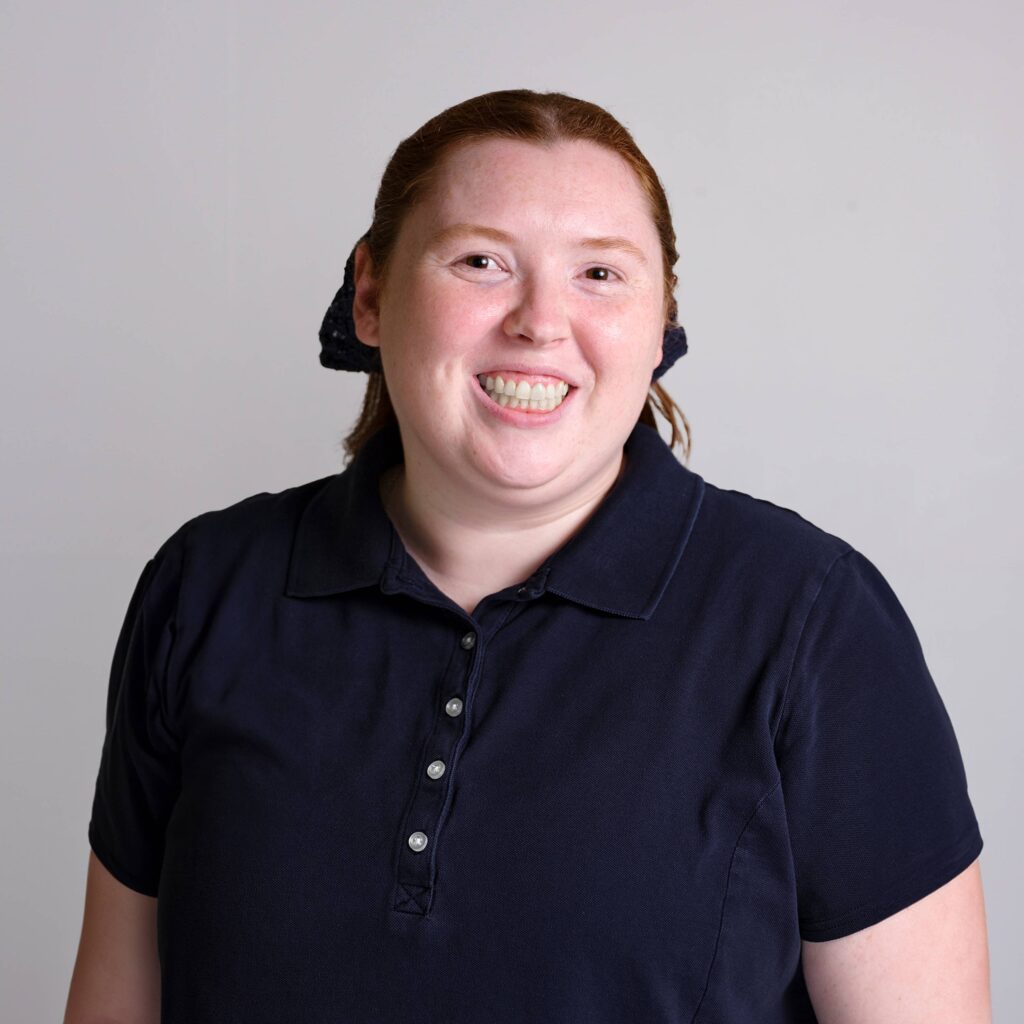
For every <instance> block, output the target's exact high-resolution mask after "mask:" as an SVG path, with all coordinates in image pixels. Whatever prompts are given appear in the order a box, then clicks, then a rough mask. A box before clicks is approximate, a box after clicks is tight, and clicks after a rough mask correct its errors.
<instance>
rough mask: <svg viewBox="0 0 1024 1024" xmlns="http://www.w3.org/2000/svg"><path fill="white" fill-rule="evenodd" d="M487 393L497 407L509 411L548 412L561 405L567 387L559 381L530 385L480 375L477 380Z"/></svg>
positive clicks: (510, 378)
mask: <svg viewBox="0 0 1024 1024" xmlns="http://www.w3.org/2000/svg"><path fill="white" fill-rule="evenodd" d="M477 379H478V380H479V381H480V383H481V384H482V385H483V386H484V388H485V389H486V390H487V393H488V394H489V395H490V396H491V398H493V399H494V400H495V401H496V402H498V404H499V405H504V406H508V407H509V408H510V409H515V408H526V409H540V410H541V411H545V412H546V411H548V410H550V409H554V408H555V407H556V406H558V405H561V403H562V399H563V398H564V397H565V396H566V395H567V394H568V393H569V385H568V384H567V383H566V382H565V381H564V380H560V381H558V383H556V384H540V383H537V384H532V385H531V384H530V382H529V381H527V380H518V381H517V380H514V379H513V378H512V377H500V376H499V377H488V376H486V375H485V374H480V376H479V377H478V378H477Z"/></svg>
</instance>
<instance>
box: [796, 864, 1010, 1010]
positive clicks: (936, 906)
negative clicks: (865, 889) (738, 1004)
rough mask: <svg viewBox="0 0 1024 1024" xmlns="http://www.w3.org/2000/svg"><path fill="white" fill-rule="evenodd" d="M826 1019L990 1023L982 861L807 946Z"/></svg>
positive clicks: (809, 974) (814, 990) (813, 993)
mask: <svg viewBox="0 0 1024 1024" xmlns="http://www.w3.org/2000/svg"><path fill="white" fill-rule="evenodd" d="M802 952H803V971H804V979H805V981H806V983H807V991H808V993H809V995H810V997H811V1002H812V1003H813V1005H814V1011H815V1014H816V1015H817V1017H818V1020H819V1021H820V1022H821V1024H897V1022H898V1024H924V1022H928V1024H990V1022H991V1020H992V1007H991V998H990V992H989V962H988V938H987V932H986V923H985V903H984V895H983V892H982V885H981V864H980V861H979V860H977V859H976V860H975V861H974V862H973V863H972V864H971V865H970V866H969V867H968V868H966V869H965V870H964V871H962V872H961V873H960V874H959V875H957V876H956V877H955V878H953V879H952V880H951V881H950V882H947V883H946V884H945V885H943V886H941V887H940V888H938V889H936V890H935V891H934V892H932V893H930V894H929V895H927V896H925V897H924V898H923V899H920V900H918V901H917V902H916V903H912V904H911V905H910V906H908V907H906V908H905V909H903V910H901V911H899V912H898V913H896V914H893V915H892V916H890V917H887V918H886V919H884V920H882V921H879V922H878V923H877V924H874V925H871V926H870V927H868V928H863V929H861V930H860V931H857V932H853V933H852V934H850V935H845V936H843V937H842V938H839V939H833V940H830V941H828V942H807V941H804V942H803V943H802Z"/></svg>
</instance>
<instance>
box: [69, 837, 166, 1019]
mask: <svg viewBox="0 0 1024 1024" xmlns="http://www.w3.org/2000/svg"><path fill="white" fill-rule="evenodd" d="M156 906H157V901H156V898H155V897H153V896H144V895H142V893H138V892H135V890H133V889H129V888H128V887H127V886H126V885H122V884H121V882H119V881H118V880H117V879H116V878H114V876H113V875H112V874H111V873H110V872H109V871H108V870H107V869H106V868H105V867H104V866H103V864H102V863H101V862H100V861H99V859H98V858H97V857H96V854H95V853H93V852H92V851H91V850H90V852H89V870H88V877H87V881H86V888H85V913H84V916H83V920H82V935H81V939H80V940H79V944H78V956H77V958H76V960H75V967H74V971H73V973H72V976H71V987H70V991H69V993H68V1003H67V1009H66V1011H65V1016H64V1024H93V1022H100V1021H103V1022H110V1024H114V1022H121V1021H124V1022H126V1024H127V1022H129V1021H130V1022H131V1024H149V1022H153V1024H157V1022H159V1020H160V963H159V958H158V955H157V942H156Z"/></svg>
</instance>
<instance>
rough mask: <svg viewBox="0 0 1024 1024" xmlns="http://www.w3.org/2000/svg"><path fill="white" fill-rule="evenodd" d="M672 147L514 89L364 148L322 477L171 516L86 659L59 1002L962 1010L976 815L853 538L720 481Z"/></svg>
mask: <svg viewBox="0 0 1024 1024" xmlns="http://www.w3.org/2000/svg"><path fill="white" fill-rule="evenodd" d="M676 258H677V254H676V250H675V235H674V231H673V227H672V222H671V219H670V216H669V211H668V206H667V202H666V199H665V194H664V191H663V189H662V187H661V184H660V182H659V180H658V178H657V175H656V174H655V172H654V171H653V169H652V168H651V167H650V165H649V164H648V162H647V161H646V159H645V158H644V157H643V155H642V154H641V153H640V151H639V150H638V149H637V147H636V145H635V143H634V141H633V140H632V138H631V137H630V135H629V133H628V132H627V131H626V130H625V128H623V127H622V126H621V125H620V124H619V123H618V122H617V121H615V120H614V118H612V117H611V116H610V115H609V114H608V113H607V112H606V111H604V110H602V109H601V108H599V107H596V106H594V105H592V104H589V103H585V102H582V101H579V100H576V99H572V98H570V97H567V96H564V95H561V94H557V93H546V94H540V93H534V92H530V91H526V90H512V91H506V92H497V93H491V94H488V95H485V96H478V97H476V98H474V99H471V100H468V101H466V102H464V103H461V104H459V105H457V106H455V107H452V108H451V109H449V110H446V111H444V112H443V113H441V114H439V115H438V116H437V117H435V118H433V119H432V120H431V121H430V122H428V123H427V124H426V125H424V126H423V127H422V128H421V129H420V130H419V131H417V132H416V133H415V134H413V135H412V136H411V137H410V138H409V139H407V140H405V141H404V142H403V143H402V144H401V145H400V146H399V147H398V149H397V150H396V152H395V154H394V155H393V157H392V159H391V161H390V163H389V164H388V167H387V169H386V171H385V173H384V177H383V180H382V183H381V187H380V190H379V193H378V196H377V201H376V204H375V210H374V220H373V224H372V226H371V228H370V230H369V231H368V233H367V235H366V236H365V237H364V238H363V239H362V240H361V241H360V243H359V244H358V245H357V247H356V249H355V250H354V252H353V255H352V257H351V258H350V260H349V263H348V266H347V268H346V281H345V284H344V285H343V287H342V288H341V290H340V291H339V292H338V295H337V296H336V298H335V301H334V303H333V304H332V306H331V309H330V310H329V311H328V314H327V316H326V317H325V321H324V327H323V329H322V331H321V341H322V345H323V348H322V354H321V361H322V362H323V363H324V365H326V366H331V367H335V368H344V369H353V370H366V371H368V372H369V373H370V377H369V385H368V388H367V394H366V400H365V403H364V408H363V411H362V415H361V417H360V419H359V422H358V424H357V425H356V427H355V429H354V430H353V431H352V433H351V434H350V436H349V438H348V441H347V448H348V453H349V455H350V456H352V457H353V458H352V461H351V462H350V464H349V465H348V466H347V467H346V468H345V470H344V471H343V472H341V473H339V474H335V475H332V476H328V477H325V478H324V479H321V480H316V481H312V482H310V483H307V484H303V485H301V486H297V487H293V488H290V489H288V490H285V491H282V492H280V493H275V494H268V493H262V494H257V495H253V496H252V497H249V498H247V499H246V500H244V501H241V502H238V503H237V504H235V505H232V506H231V507H229V508H225V509H221V510H216V511H211V512H206V513H204V514H202V515H199V516H197V517H195V518H194V519H192V520H190V521H189V522H187V523H185V524H184V525H183V526H182V527H181V528H179V529H178V530H177V531H176V532H175V533H174V534H173V535H172V536H171V537H170V538H168V540H167V541H165V543H164V544H163V545H162V546H161V548H160V550H159V551H158V552H157V553H156V555H155V556H154V558H153V559H152V560H151V561H150V562H149V563H148V564H147V566H146V567H145V569H144V571H143V573H142V575H141V578H140V580H139V583H138V585H137V587H136V590H135V593H134V595H133V597H132V600H131V602H130V607H129V609H128V614H127V616H126V619H125V626H124V629H123V630H122V634H121V637H120V639H119V642H118V645H117V648H116V651H115V656H114V665H113V669H112V673H111V685H110V696H109V701H108V712H107V714H108V730H107V736H106V741H105V743H104V748H103V755H102V760H101V764H100V770H99V776H98V779H97V786H96V796H95V801H94V805H93V817H92V821H91V823H90V829H89V838H90V843H91V845H92V851H93V852H92V853H91V855H90V870H89V881H88V891H87V897H86V913H85V924H84V928H83V937H82V944H81V948H80V951H79V957H78V962H77V964H76V969H75V975H74V978H73V980H72V988H71V995H70V998H69V1005H68V1016H67V1020H68V1021H80V1020H88V1019H93V1018H95V1017H97V1016H101V1015H105V1019H106V1018H109V1019H112V1020H133V1021H137V1020H144V1019H150V1020H156V1019H158V1017H159V1011H160V1010H161V1009H162V1013H163V1017H162V1019H163V1020H165V1021H187V1022H189V1024H201V1022H205V1021H218V1022H222V1021H234V1020H237V1021H246V1022H254V1021H284V1020H294V1021H303V1022H315V1021H332V1022H336V1021H346V1022H347V1021H351V1022H361V1021H371V1020H374V1021H376V1020H385V1021H392V1020H396V1021H397V1020H407V1019H410V1018H418V1019H421V1020H427V1021H438V1022H446V1024H451V1022H463V1021H466V1022H484V1021H486V1022H495V1021H558V1022H568V1021H586V1022H588V1024H593V1022H600V1021H615V1022H621V1021H644V1022H656V1021H658V1022H660V1021H665V1022H668V1021H673V1022H676V1021H684V1020H685V1021H708V1022H715V1024H725V1022H730V1024H731V1022H747V1021H751V1022H757V1024H770V1022H795V1021H801V1022H802V1021H814V1020H819V1021H823V1022H839V1021H842V1022H844V1024H848V1022H860V1021H863V1022H868V1021H870V1022H871V1024H879V1022H884V1021H896V1020H899V1021H901V1022H906V1021H910V1020H928V1021H931V1022H936V1021H954V1020H955V1021H957V1022H959V1024H963V1022H968V1021H969V1022H975V1021H978V1022H980V1021H987V1020H989V1019H990V1016H989V1007H988V974H987V952H986V939H985V924H984V912H983V900H982V890H981V882H980V874H979V862H978V855H979V853H980V851H981V848H982V838H981V834H980V831H979V828H978V823H977V821H976V818H975V816H974V813H973V809H972V806H971V802H970V799H969V797H968V793H967V784H966V779H965V777H964V771H963V765H962V762H961V759H960V753H959V749H958V746H957V742H956V738H955V735H954V733H953V730H952V727H951V725H950V721H949V718H948V716H947V714H946V712H945V708H944V706H943V704H942V701H941V699H940V697H939V695H938V693H937V691H936V688H935V685H934V683H933V681H932V679H931V677H930V675H929V673H928V669H927V667H926V665H925V662H924V658H923V655H922V652H921V649H920V646H919V644H918V641H917V638H916V635H915V633H914V630H913V627H912V625H911V624H910V622H909V621H908V619H907V617H906V614H905V612H904V610H903V608H902V607H901V605H900V603H899V601H898V600H897V598H896V596H895V594H894V593H893V592H892V590H891V589H890V588H889V586H888V584H887V583H886V581H885V580H884V578H883V577H882V576H881V574H880V573H879V571H878V570H877V569H876V568H875V567H874V565H873V564H872V563H871V562H870V561H869V560H868V559H867V558H866V557H865V556H864V555H862V554H861V553H860V552H858V551H856V550H855V549H854V548H852V547H851V546H850V545H849V544H848V543H846V542H845V541H843V540H842V539H840V538H838V537H836V536H834V535H832V534H829V533H827V532H825V531H823V530H821V529H819V528H818V527H816V526H814V525H812V524H811V523H809V522H807V521H806V520H804V519H803V518H801V517H800V516H799V515H797V514H796V513H794V512H792V511H790V510H788V509H784V508H780V507H778V506H776V505H773V504H771V503H770V502H767V501H763V500H758V499H755V498H752V497H750V496H748V495H746V494H743V493H740V492H737V491H732V490H725V489H720V488H717V487H715V486H714V485H712V484H711V483H709V482H707V481H705V480H703V479H702V478H701V477H700V476H699V475H697V474H696V473H694V472H692V471H691V470H689V469H688V468H686V467H685V465H683V464H682V463H680V462H679V461H678V460H677V459H676V458H675V456H674V455H673V454H672V450H671V447H670V445H668V444H666V443H665V442H664V441H663V440H662V438H661V437H660V435H659V434H658V432H657V429H656V421H655V419H654V412H655V410H658V411H661V412H663V413H664V414H665V415H666V417H667V418H668V419H669V422H670V424H671V427H672V443H673V444H675V443H677V442H678V443H680V444H681V445H682V446H683V448H684V451H687V450H688V432H687V431H686V427H685V419H683V418H682V417H681V414H680V413H679V412H678V410H677V408H676V407H675V406H674V404H673V403H672V401H671V399H670V398H669V397H668V395H667V394H666V392H665V391H664V390H663V389H662V388H661V386H660V385H659V384H658V383H657V378H658V377H659V376H660V375H661V373H663V372H664V370H665V369H667V367H668V366H669V365H671V363H672V361H673V360H674V359H675V358H678V356H679V355H681V354H682V353H683V352H685V335H684V333H683V331H682V329H681V328H680V327H679V326H678V325H677V324H676V323H675V316H676V306H675V301H674V299H673V294H672V293H673V287H674V285H675V280H676V279H675V276H674V275H673V273H672V267H673V265H674V263H675V261H676Z"/></svg>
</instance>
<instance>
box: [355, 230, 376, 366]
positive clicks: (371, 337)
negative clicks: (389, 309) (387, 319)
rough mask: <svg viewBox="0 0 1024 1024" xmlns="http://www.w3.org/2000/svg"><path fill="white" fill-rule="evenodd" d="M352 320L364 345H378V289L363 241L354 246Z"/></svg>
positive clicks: (368, 249) (371, 261) (367, 248)
mask: <svg viewBox="0 0 1024 1024" xmlns="http://www.w3.org/2000/svg"><path fill="white" fill-rule="evenodd" d="M352 322H353V324H355V328H356V335H357V336H358V337H359V340H360V341H361V342H362V343H363V344H364V345H371V346H372V347H374V348H379V347H380V289H379V286H378V284H377V279H376V277H375V276H374V273H373V260H372V259H371V258H370V247H369V246H368V245H367V243H366V242H365V241H363V242H360V243H359V244H358V245H357V246H356V261H355V294H354V296H353V298H352Z"/></svg>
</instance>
